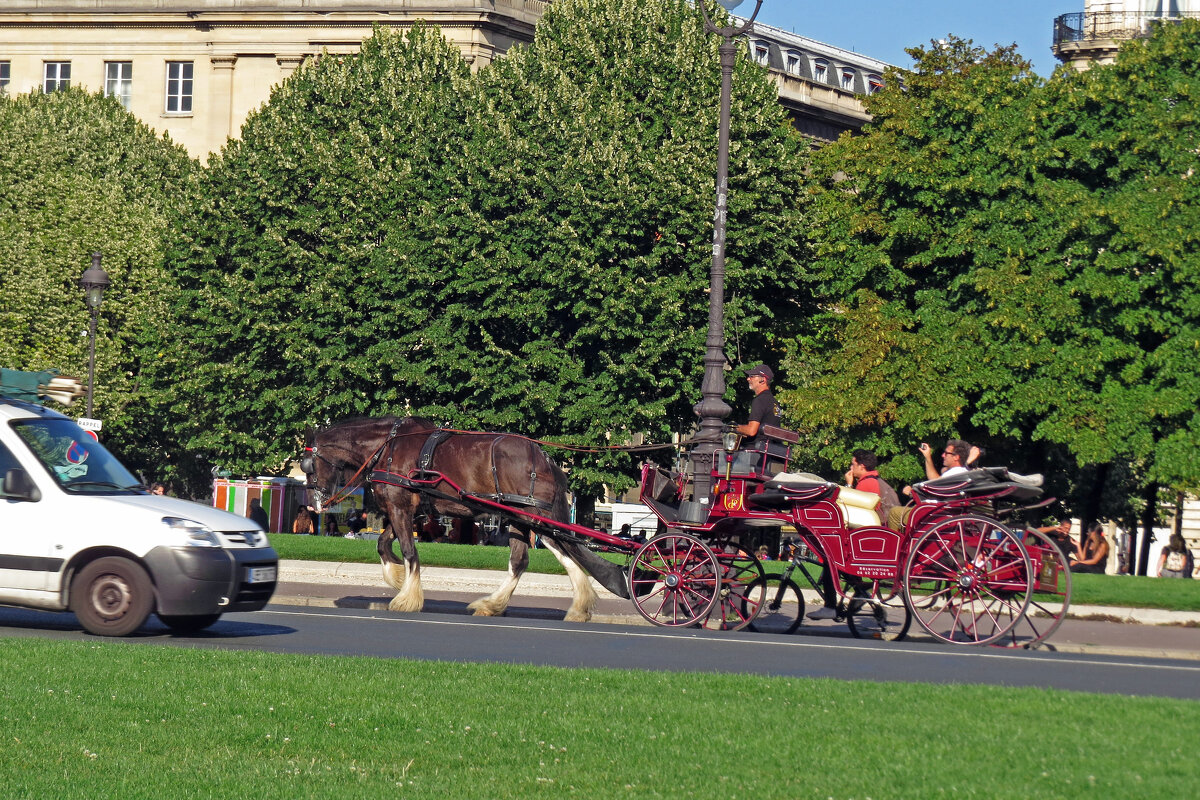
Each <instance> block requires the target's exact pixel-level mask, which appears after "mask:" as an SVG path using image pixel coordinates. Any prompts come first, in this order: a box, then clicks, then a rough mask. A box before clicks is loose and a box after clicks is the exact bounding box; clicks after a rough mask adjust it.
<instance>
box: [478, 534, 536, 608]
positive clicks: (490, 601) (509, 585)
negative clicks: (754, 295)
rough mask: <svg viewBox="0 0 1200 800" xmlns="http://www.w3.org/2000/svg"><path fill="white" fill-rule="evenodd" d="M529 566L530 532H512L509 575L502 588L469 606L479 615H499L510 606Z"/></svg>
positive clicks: (509, 541)
mask: <svg viewBox="0 0 1200 800" xmlns="http://www.w3.org/2000/svg"><path fill="white" fill-rule="evenodd" d="M528 568H529V533H528V532H527V531H522V532H521V534H519V535H518V534H516V533H512V534H511V535H510V536H509V537H508V575H507V576H505V578H504V583H502V584H500V588H499V589H497V590H496V591H494V592H492V593H491V594H489V595H488V596H487V597H481V598H479V599H478V600H476V601H475V602H473V603H471V604H470V605H468V606H467V608H469V609H471V610H472V611H474V612H475V616H477V617H498V616H500V615H501V614H503V613H504V611H505V609H507V608H508V604H509V602H510V601H511V600H512V596H513V592H514V591H516V589H517V584H518V583H520V581H521V576H522V575H524V574H525V570H526V569H528Z"/></svg>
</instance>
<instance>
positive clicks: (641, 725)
mask: <svg viewBox="0 0 1200 800" xmlns="http://www.w3.org/2000/svg"><path fill="white" fill-rule="evenodd" d="M0 668H2V669H3V674H4V676H5V679H4V682H3V689H2V692H3V699H4V703H3V706H2V707H0V740H2V742H3V744H2V746H0V797H4V798H72V800H75V799H77V798H79V799H85V800H86V799H87V798H121V800H134V799H135V798H147V800H149V799H151V798H153V800H171V799H172V798H210V797H211V798H238V800H258V799H260V798H287V800H296V799H298V798H355V800H371V799H372V798H389V799H393V798H403V797H409V798H413V797H416V798H454V799H458V798H522V799H523V800H524V799H526V798H539V797H546V798H559V797H568V796H570V797H580V798H620V797H629V798H637V799H638V800H641V799H642V798H656V797H659V798H687V797H697V798H704V800H710V798H721V800H726V799H727V798H750V799H752V800H763V799H764V798H781V799H783V800H795V799H796V798H810V797H811V798H822V800H823V799H824V798H860V799H861V798H922V799H924V798H939V797H945V798H955V799H956V800H957V798H1042V797H1046V798H1072V797H1106V798H1118V797H1137V798H1169V799H1170V800H1178V798H1182V797H1192V796H1195V794H1196V791H1197V789H1198V788H1200V778H1198V777H1197V772H1196V769H1195V753H1194V750H1195V748H1194V747H1193V746H1192V745H1193V743H1194V742H1196V741H1197V740H1198V739H1200V703H1198V702H1194V701H1180V700H1166V699H1152V698H1150V699H1148V698H1129V697H1121V696H1108V695H1085V694H1078V693H1070V692H1063V691H1050V690H1037V689H1006V688H993V687H980V686H970V685H960V686H927V685H914V684H883V683H872V682H848V681H837V680H807V679H790V678H789V679H784V678H765V677H756V676H748V675H704V674H691V673H658V672H638V671H615V670H592V669H572V670H566V669H558V668H545V667H528V666H505V665H481V664H448V663H439V662H418V661H402V660H379V659H369V658H351V657H308V656H290V655H275V654H268V653H257V652H237V651H219V650H201V649H186V648H175V647H166V646H162V647H159V646H140V645H133V644H129V643H122V642H100V641H91V642H61V641H59V642H56V641H47V640H40V639H31V638H14V639H6V640H2V641H0ZM965 677H967V676H964V678H965ZM1118 720H1119V728H1120V733H1119V735H1116V734H1115V733H1114V730H1115V729H1114V724H1117V723H1116V721H1118ZM1114 737H1115V738H1114Z"/></svg>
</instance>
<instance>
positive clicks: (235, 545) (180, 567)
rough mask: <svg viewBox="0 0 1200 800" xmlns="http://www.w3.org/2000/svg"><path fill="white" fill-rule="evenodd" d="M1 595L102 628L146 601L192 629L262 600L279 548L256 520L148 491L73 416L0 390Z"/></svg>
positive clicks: (1, 599) (177, 625)
mask: <svg viewBox="0 0 1200 800" xmlns="http://www.w3.org/2000/svg"><path fill="white" fill-rule="evenodd" d="M0 476H2V479H3V485H2V487H0V605H12V606H24V607H27V608H39V609H47V610H53V611H63V610H70V611H73V612H74V613H75V615H76V617H78V619H79V622H80V624H81V625H83V627H84V628H85V629H86V630H88V631H90V632H91V633H94V634H99V635H101V636H125V635H127V634H130V633H133V632H134V631H136V630H137V629H138V628H139V627H141V625H142V624H143V623H144V622H145V621H146V619H147V618H148V617H149V616H150V614H151V613H155V614H157V615H158V618H159V619H160V620H162V621H163V623H165V624H166V625H167V626H168V627H169V628H171V629H172V630H175V631H180V632H187V631H197V630H200V629H202V628H207V627H208V626H209V625H212V624H213V623H214V622H216V621H217V619H218V618H219V617H220V616H221V614H223V613H225V612H226V611H257V610H258V609H260V608H262V607H263V606H265V605H266V604H267V601H269V600H270V599H271V595H272V594H273V593H274V591H275V582H276V577H277V574H278V566H279V557H278V556H277V555H276V553H275V550H274V549H273V548H272V547H271V546H270V544H269V543H268V541H267V535H266V534H265V533H263V531H262V529H261V528H259V527H258V525H256V524H255V523H254V522H251V521H250V520H249V519H246V518H245V517H239V516H237V515H236V514H230V513H227V512H225V511H219V510H217V509H214V508H210V507H208V506H204V505H200V504H198V503H192V502H188V501H186V500H178V499H176V498H173V497H163V496H159V495H152V494H149V493H148V492H147V491H146V489H145V487H142V486H140V485H139V483H138V480H137V478H135V477H134V476H133V475H131V474H130V473H129V470H127V469H126V468H125V467H124V466H122V465H121V463H120V462H119V461H117V459H116V458H114V457H113V455H112V454H111V453H109V452H108V451H107V450H105V449H104V447H103V446H102V445H101V444H100V443H99V442H97V441H96V440H95V438H93V437H92V436H91V435H90V434H88V433H87V432H86V431H84V430H83V429H81V428H80V427H79V426H78V425H76V424H75V422H74V421H73V420H71V419H70V418H69V417H66V416H64V415H62V414H59V413H58V412H56V411H51V410H49V409H47V408H43V407H42V406H40V405H35V404H32V403H26V402H23V401H20V400H12V399H9V398H5V397H0Z"/></svg>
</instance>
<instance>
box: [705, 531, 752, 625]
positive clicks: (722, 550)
mask: <svg viewBox="0 0 1200 800" xmlns="http://www.w3.org/2000/svg"><path fill="white" fill-rule="evenodd" d="M710 546H711V548H712V551H713V555H714V556H715V557H716V559H717V563H718V564H720V565H721V588H720V589H719V590H718V592H717V602H716V604H715V605H713V609H712V611H711V612H710V613H709V615H708V616H707V617H705V618H704V621H703V622H702V623H701V625H702V626H703V627H705V628H709V629H711V630H719V631H740V630H741V629H742V628H745V627H746V626H747V625H749V624H750V623H752V622H753V621H754V618H755V617H757V616H758V614H759V612H760V611H761V610H762V607H763V605H764V603H765V600H766V594H767V592H766V588H767V587H766V583H765V582H764V578H765V574H764V573H763V568H762V562H760V561H759V560H758V558H756V557H755V556H754V555H753V554H752V553H750V552H749V551H747V550H746V549H744V548H742V547H741V545H740V544H738V543H737V542H736V541H734V540H732V539H724V540H719V541H715V542H712V543H711V545H710Z"/></svg>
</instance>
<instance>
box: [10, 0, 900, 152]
mask: <svg viewBox="0 0 1200 800" xmlns="http://www.w3.org/2000/svg"><path fill="white" fill-rule="evenodd" d="M549 5H550V0H7V1H6V2H4V3H3V4H0V87H2V88H3V89H4V90H5V91H7V92H9V93H10V94H18V93H25V92H28V91H31V90H35V89H39V88H41V89H43V90H47V91H52V90H54V89H56V88H59V87H63V86H67V85H71V86H83V87H85V88H87V89H89V90H92V91H100V90H103V91H104V92H105V93H106V94H110V95H116V96H117V97H118V98H119V99H120V100H121V102H122V103H123V104H124V105H125V107H126V108H128V109H129V110H130V111H131V112H132V113H134V114H135V115H137V116H138V118H140V119H141V120H143V121H144V122H146V123H147V124H148V125H150V126H151V127H153V128H154V129H155V130H157V131H159V132H165V133H168V134H170V136H171V138H172V139H173V140H175V141H176V142H179V143H181V144H182V145H184V146H185V147H186V148H187V149H188V151H189V152H190V153H191V154H192V155H194V156H196V157H200V158H203V157H204V156H205V155H206V154H208V153H211V152H215V151H217V150H219V149H220V148H221V147H222V146H223V145H224V143H225V141H226V140H227V139H228V138H229V137H233V136H237V135H238V133H239V131H240V130H241V126H242V123H243V122H244V121H245V119H246V116H247V115H248V114H249V113H250V112H251V111H252V110H253V109H255V108H257V107H259V106H260V105H261V104H262V103H263V101H265V100H266V99H267V98H268V96H269V95H270V90H271V87H272V86H274V85H276V84H277V83H279V82H280V81H282V80H284V79H285V78H287V76H288V75H289V74H291V72H292V71H294V70H295V69H296V68H297V67H298V66H300V64H302V63H304V61H305V60H306V59H310V58H312V57H314V56H316V55H318V54H319V53H321V52H322V51H324V50H328V51H329V52H330V53H333V54H337V53H352V52H354V51H355V50H357V48H358V47H359V45H360V43H361V42H362V40H363V39H365V38H366V37H368V36H370V35H371V31H372V26H374V25H380V26H383V27H394V28H406V27H409V26H411V25H413V24H414V23H415V22H416V21H417V20H425V21H427V22H429V23H431V24H436V25H437V26H439V27H440V28H441V30H442V32H443V34H444V35H445V36H446V38H447V39H448V40H449V41H450V42H451V43H453V44H454V45H456V46H457V47H459V48H460V49H461V50H462V53H463V55H464V57H465V58H466V59H467V61H468V62H469V63H470V64H471V65H472V68H473V69H478V68H480V67H482V66H484V65H486V64H489V63H491V62H492V61H494V60H495V59H497V58H499V57H501V56H502V55H503V54H504V53H505V52H507V51H508V49H509V48H510V47H512V46H513V45H514V44H520V43H527V42H530V41H532V39H533V35H534V30H535V28H536V26H537V22H538V20H539V19H540V18H541V16H542V14H543V13H544V12H545V10H546V9H547V8H548V7H549ZM748 46H749V47H750V53H751V56H752V57H753V58H754V59H755V60H757V61H758V62H759V63H761V64H762V65H763V66H764V68H766V69H768V70H769V71H770V72H771V75H772V77H773V79H774V80H775V82H776V84H777V85H778V87H779V94H780V102H781V103H782V104H783V105H784V106H785V107H787V109H788V111H789V112H790V113H791V115H792V118H793V120H795V123H796V126H797V128H799V129H800V130H801V131H802V132H804V133H805V134H807V135H809V136H811V137H812V138H813V139H814V140H817V141H827V140H831V139H833V138H836V137H837V135H838V134H839V133H840V132H841V131H843V130H857V129H858V128H860V127H861V126H862V125H863V123H864V122H866V121H867V119H868V116H867V114H866V112H865V111H864V110H863V106H862V102H861V95H862V94H865V93H868V92H870V91H872V90H873V88H874V87H876V86H878V85H879V84H880V83H881V81H882V73H883V69H884V68H885V66H886V65H884V64H883V63H882V62H879V61H876V60H874V59H871V58H868V57H866V56H862V55H860V54H857V53H851V52H849V51H846V50H842V49H840V48H837V47H833V46H830V45H826V44H823V43H821V42H817V41H814V40H811V39H807V38H805V37H802V36H796V35H794V34H791V33H788V32H786V31H783V30H779V29H776V28H771V27H769V26H763V25H756V26H755V31H754V34H753V36H752V37H751V38H750V39H749V41H748ZM714 68H715V65H714Z"/></svg>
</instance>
